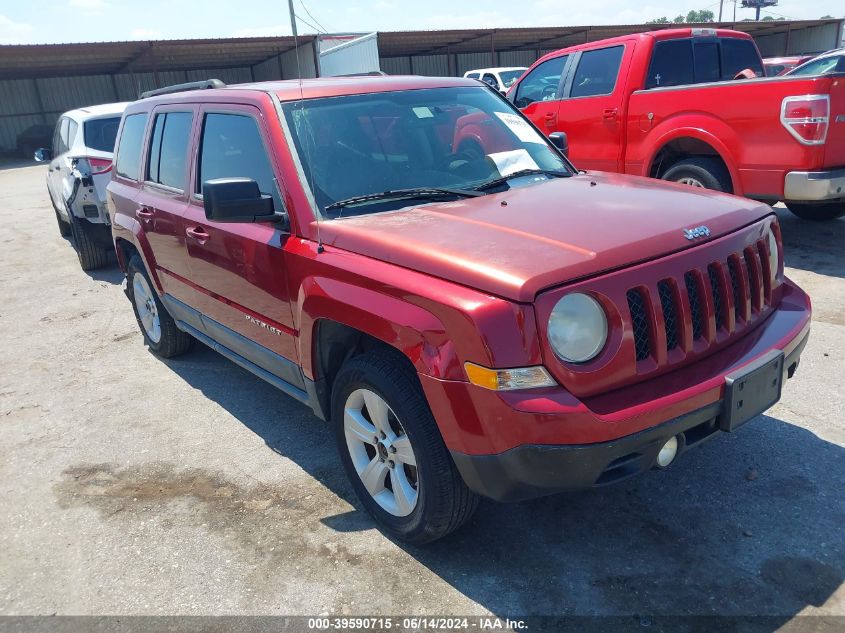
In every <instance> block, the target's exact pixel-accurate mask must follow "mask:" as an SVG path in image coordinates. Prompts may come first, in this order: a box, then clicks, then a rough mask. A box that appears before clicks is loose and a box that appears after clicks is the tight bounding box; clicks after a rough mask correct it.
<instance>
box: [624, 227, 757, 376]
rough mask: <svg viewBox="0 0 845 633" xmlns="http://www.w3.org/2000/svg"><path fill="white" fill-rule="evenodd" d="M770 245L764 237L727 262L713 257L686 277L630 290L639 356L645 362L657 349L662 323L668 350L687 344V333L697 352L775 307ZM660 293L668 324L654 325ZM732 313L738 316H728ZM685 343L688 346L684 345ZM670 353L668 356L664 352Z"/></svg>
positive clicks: (664, 321)
mask: <svg viewBox="0 0 845 633" xmlns="http://www.w3.org/2000/svg"><path fill="white" fill-rule="evenodd" d="M765 257H767V255H766V250H765V243H764V242H763V240H759V241H758V242H757V243H756V244H755V245H754V246H749V247H747V248H744V249H743V250H740V251H738V252H736V253H731V254H730V255H729V256H728V257H725V259H723V260H719V261H714V262H711V263H710V264H708V265H707V266H706V267H705V266H702V267H701V268H695V269H693V270H688V271H686V272H685V273H684V275H683V279H675V278H672V277H670V278H666V279H661V280H660V281H658V282H657V283H656V285H655V286H649V285H646V286H637V287H636V288H631V289H629V290H628V293H627V297H628V309H629V310H630V312H631V326H632V329H633V332H634V344H635V350H636V357H637V360H645V359H646V358H648V357H650V356H651V355H652V354H654V353H655V350H654V345H653V341H654V340H655V338H656V340H660V337H659V336H656V337H655V334H654V332H657V331H658V330H657V328H658V327H662V328H663V331H664V332H665V335H666V350H667V351H672V350H675V349H678V348H684V351H687V352H689V351H691V350H692V348H691V347H689V343H687V344H685V343H684V339H683V332H688V333H689V334H688V336H689V335H690V334H691V336H689V338H688V339H687V340H688V341H691V344H692V345H693V346H697V347H696V350H697V351H698V350H700V349H705V348H702V347H699V346H701V345H702V342H703V344H704V345H706V346H709V345H712V344H714V343H715V342H716V340H717V337H718V340H719V341H722V340H724V337H725V333H727V334H728V335H729V336H733V335H734V334H736V333H737V332H739V331H740V330H742V329H743V328H745V327H746V326H747V325H749V324H750V323H752V322H753V321H755V320H756V319H757V318H758V317H759V316H760V315H761V314H762V313H763V312H764V311H765V309H766V307H767V306H770V305H771V283H769V282H768V281H767V280H766V279H765V271H766V270H767V268H766V266H767V265H768V264H767V262H766V260H765V259H764V258H765ZM676 289H680V291H681V294H684V291H686V292H685V294H686V297H685V298H686V299H688V300H689V311H688V312H686V306H682V305H681V302H680V295H679V294H678V292H677V290H676ZM654 292H657V293H658V294H657V296H658V297H659V299H660V305H661V308H662V314H663V323H662V325H661V324H658V323H652V322H651V321H652V319H653V318H654V317H653V315H652V313H651V312H650V311H649V310H647V306H649V305H650V303H651V297H652V296H654V295H653V294H652V293H654ZM729 315H732V316H733V318H731V319H729V318H728V317H729ZM685 346H686V347H685ZM664 357H665V354H664Z"/></svg>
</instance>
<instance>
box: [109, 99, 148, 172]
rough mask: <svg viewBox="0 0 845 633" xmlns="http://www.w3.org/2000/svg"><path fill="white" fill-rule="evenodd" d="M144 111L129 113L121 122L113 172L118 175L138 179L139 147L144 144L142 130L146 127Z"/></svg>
mask: <svg viewBox="0 0 845 633" xmlns="http://www.w3.org/2000/svg"><path fill="white" fill-rule="evenodd" d="M147 118H148V114H147V113H146V112H141V113H139V114H130V115H129V116H127V117H126V120H125V121H124V122H123V132H122V133H121V135H120V144H119V145H118V148H117V161H116V162H115V172H117V175H118V176H123V177H124V178H129V179H130V180H138V177H139V176H140V173H141V148H142V146H143V144H144V130H146V129H147Z"/></svg>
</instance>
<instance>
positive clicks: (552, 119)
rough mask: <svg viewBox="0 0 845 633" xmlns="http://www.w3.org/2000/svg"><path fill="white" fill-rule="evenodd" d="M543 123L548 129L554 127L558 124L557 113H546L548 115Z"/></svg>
mask: <svg viewBox="0 0 845 633" xmlns="http://www.w3.org/2000/svg"><path fill="white" fill-rule="evenodd" d="M543 122H544V123H545V124H546V127H551V126H553V125H554V124H555V123H557V112H546V115H545V116H544V117H543Z"/></svg>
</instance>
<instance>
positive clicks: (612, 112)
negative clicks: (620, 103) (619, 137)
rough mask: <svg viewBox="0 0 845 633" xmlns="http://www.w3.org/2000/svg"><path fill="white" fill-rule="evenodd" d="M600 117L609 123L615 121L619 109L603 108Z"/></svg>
mask: <svg viewBox="0 0 845 633" xmlns="http://www.w3.org/2000/svg"><path fill="white" fill-rule="evenodd" d="M601 115H602V117H604V118H605V119H608V120H610V121H615V120H616V117H618V116H619V108H605V109H604V110H603V111H602V113H601Z"/></svg>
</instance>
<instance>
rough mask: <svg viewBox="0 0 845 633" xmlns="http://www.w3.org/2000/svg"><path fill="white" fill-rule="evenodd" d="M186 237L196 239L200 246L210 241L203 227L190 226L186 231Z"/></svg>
mask: <svg viewBox="0 0 845 633" xmlns="http://www.w3.org/2000/svg"><path fill="white" fill-rule="evenodd" d="M185 235H187V236H188V237H190V238H192V239H195V240H196V241H197V242H199V243H200V244H204V243H205V242H206V240H208V233H206V232H205V229H204V228H202V227H201V226H189V227H188V228H187V229H185Z"/></svg>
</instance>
